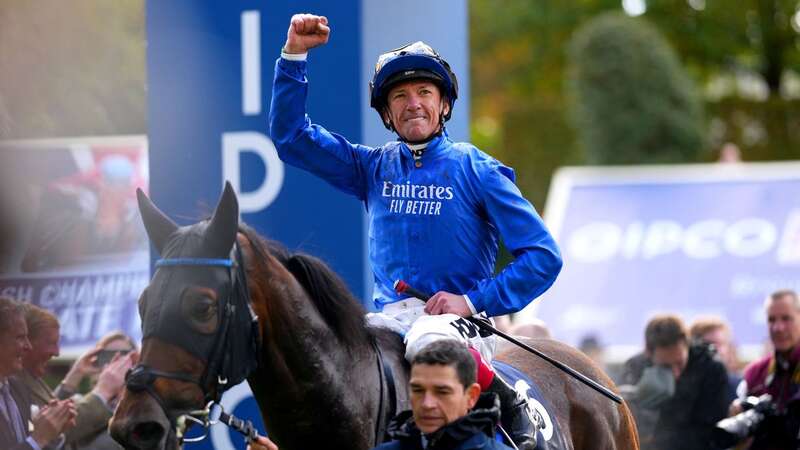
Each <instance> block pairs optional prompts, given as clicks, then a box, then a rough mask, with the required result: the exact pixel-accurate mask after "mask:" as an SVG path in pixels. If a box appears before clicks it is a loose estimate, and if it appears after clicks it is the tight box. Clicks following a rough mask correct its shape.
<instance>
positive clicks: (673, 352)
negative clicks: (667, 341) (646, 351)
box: [652, 341, 689, 380]
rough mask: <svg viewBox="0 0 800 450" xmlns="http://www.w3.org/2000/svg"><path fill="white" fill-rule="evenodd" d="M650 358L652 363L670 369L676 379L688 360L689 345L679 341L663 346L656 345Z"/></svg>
mask: <svg viewBox="0 0 800 450" xmlns="http://www.w3.org/2000/svg"><path fill="white" fill-rule="evenodd" d="M652 359H653V364H655V365H657V366H664V367H666V368H668V369H670V370H671V371H672V375H673V376H674V377H675V379H676V380H677V379H678V378H680V376H681V374H682V373H683V369H685V368H686V363H687V362H689V346H688V345H687V344H686V342H683V341H680V342H677V343H675V344H672V345H668V346H665V347H656V348H654V349H653V354H652Z"/></svg>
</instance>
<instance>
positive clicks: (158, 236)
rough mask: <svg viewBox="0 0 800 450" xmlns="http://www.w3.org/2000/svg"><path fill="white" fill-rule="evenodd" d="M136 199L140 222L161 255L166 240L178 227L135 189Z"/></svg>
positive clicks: (140, 191)
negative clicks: (140, 216) (140, 217)
mask: <svg viewBox="0 0 800 450" xmlns="http://www.w3.org/2000/svg"><path fill="white" fill-rule="evenodd" d="M136 198H137V200H138V201H139V212H140V213H141V214H142V222H144V228H145V230H147V236H149V237H150V241H152V242H153V245H155V246H156V250H158V252H159V253H161V251H162V250H163V249H164V245H165V244H166V243H167V239H168V238H169V236H170V235H171V234H172V233H174V232H175V230H177V229H178V225H176V224H175V222H173V221H172V219H170V218H169V217H167V216H166V214H164V213H163V212H161V210H160V209H158V207H156V205H154V204H153V202H152V201H151V200H150V199H149V198H148V197H147V195H145V193H144V192H143V191H142V190H141V189H136Z"/></svg>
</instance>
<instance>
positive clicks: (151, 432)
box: [131, 422, 164, 447]
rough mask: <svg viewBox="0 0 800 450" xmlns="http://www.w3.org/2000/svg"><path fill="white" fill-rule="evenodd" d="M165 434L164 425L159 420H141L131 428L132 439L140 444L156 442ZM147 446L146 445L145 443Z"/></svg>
mask: <svg viewBox="0 0 800 450" xmlns="http://www.w3.org/2000/svg"><path fill="white" fill-rule="evenodd" d="M163 436H164V427H163V426H161V424H159V423H158V422H141V423H139V424H137V425H136V426H135V427H133V430H131V439H132V440H133V442H136V443H138V444H140V445H141V444H155V443H157V442H158V441H160V440H161V438H162V437H163ZM145 447H146V445H145Z"/></svg>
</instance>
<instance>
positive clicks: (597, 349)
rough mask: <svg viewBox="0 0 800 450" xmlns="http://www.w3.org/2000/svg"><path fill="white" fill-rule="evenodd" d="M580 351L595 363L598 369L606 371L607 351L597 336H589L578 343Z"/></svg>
mask: <svg viewBox="0 0 800 450" xmlns="http://www.w3.org/2000/svg"><path fill="white" fill-rule="evenodd" d="M578 350H580V351H582V352H583V354H584V355H586V356H588V357H589V358H590V359H591V360H592V361H594V362H595V364H597V366H598V367H600V368H601V369H603V370H606V356H605V349H604V348H603V345H602V344H601V343H600V339H598V338H597V336H595V335H594V334H587V335H586V336H584V337H583V338H581V341H580V342H579V343H578Z"/></svg>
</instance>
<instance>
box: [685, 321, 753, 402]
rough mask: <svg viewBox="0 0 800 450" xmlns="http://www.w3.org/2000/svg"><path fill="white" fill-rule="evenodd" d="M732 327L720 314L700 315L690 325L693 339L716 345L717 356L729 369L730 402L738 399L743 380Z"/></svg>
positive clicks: (690, 335)
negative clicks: (738, 389)
mask: <svg viewBox="0 0 800 450" xmlns="http://www.w3.org/2000/svg"><path fill="white" fill-rule="evenodd" d="M731 335H732V333H731V327H730V326H729V325H728V323H727V322H726V321H725V320H724V319H722V318H721V317H718V316H704V317H698V318H697V319H695V321H694V322H692V324H691V325H690V326H689V337H690V338H691V339H692V340H693V341H700V342H705V343H706V344H710V345H711V346H712V347H714V351H716V352H717V356H719V359H720V360H721V361H722V363H723V364H725V368H726V369H727V371H728V403H730V402H732V401H733V400H735V399H736V387H737V386H738V385H739V382H741V381H742V377H741V375H739V373H738V361H737V359H736V348H735V347H734V345H733V340H732V336H731Z"/></svg>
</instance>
